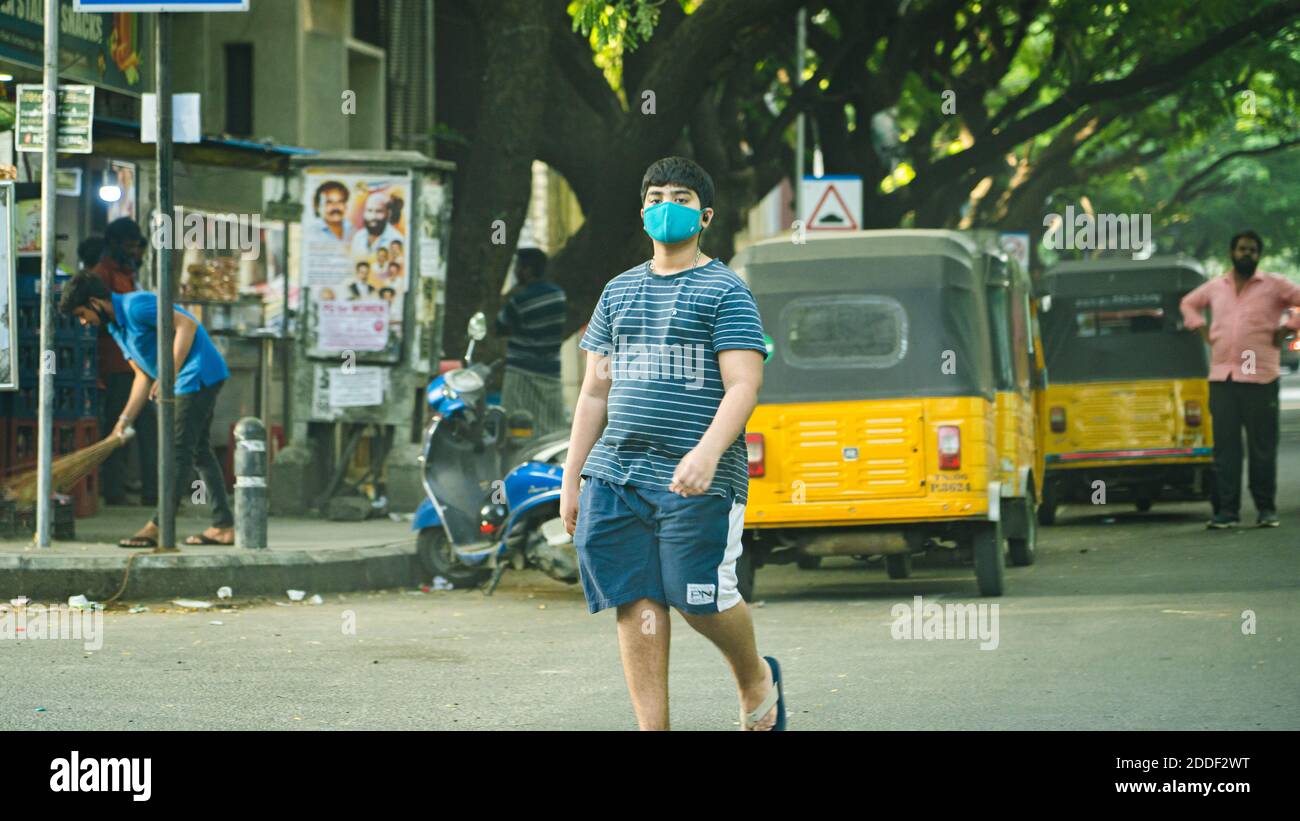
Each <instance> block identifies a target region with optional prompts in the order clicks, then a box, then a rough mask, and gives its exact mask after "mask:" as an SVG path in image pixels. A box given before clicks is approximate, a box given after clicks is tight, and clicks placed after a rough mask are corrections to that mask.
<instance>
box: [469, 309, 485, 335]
mask: <svg viewBox="0 0 1300 821" xmlns="http://www.w3.org/2000/svg"><path fill="white" fill-rule="evenodd" d="M485 336H487V317H485V316H483V312H482V311H479V312H478V313H476V314H474V315H473V316H472V317H470V318H469V338H470V339H472V340H474V341H475V342H480V341H482V339H483V337H485Z"/></svg>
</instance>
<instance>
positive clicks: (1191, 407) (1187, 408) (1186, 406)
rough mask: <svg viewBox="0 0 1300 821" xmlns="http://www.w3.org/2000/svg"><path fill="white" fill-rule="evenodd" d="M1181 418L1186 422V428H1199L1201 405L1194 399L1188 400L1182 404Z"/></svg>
mask: <svg viewBox="0 0 1300 821" xmlns="http://www.w3.org/2000/svg"><path fill="white" fill-rule="evenodd" d="M1183 418H1184V419H1186V420H1187V427H1189V428H1199V427H1200V426H1201V403H1200V402H1197V401H1196V400H1195V399H1188V400H1187V401H1186V402H1184V403H1183Z"/></svg>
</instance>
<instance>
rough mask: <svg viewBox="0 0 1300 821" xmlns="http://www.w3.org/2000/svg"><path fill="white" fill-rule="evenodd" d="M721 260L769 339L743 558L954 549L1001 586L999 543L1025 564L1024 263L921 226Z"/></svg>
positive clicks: (975, 240) (896, 567) (890, 559)
mask: <svg viewBox="0 0 1300 821" xmlns="http://www.w3.org/2000/svg"><path fill="white" fill-rule="evenodd" d="M731 266H732V267H733V268H734V269H735V270H736V271H737V272H738V273H740V274H741V276H743V277H745V278H746V280H747V281H748V283H749V286H750V288H751V290H752V291H753V293H754V296H755V298H756V299H757V301H758V306H759V311H760V313H761V314H762V317H763V324H764V327H765V328H766V330H767V333H768V336H769V339H770V343H769V346H770V350H769V354H768V359H767V362H766V365H765V367H764V375H763V389H762V392H761V393H760V395H759V404H758V407H757V408H756V409H755V411H754V414H753V416H752V417H751V418H750V421H749V424H748V425H747V428H746V431H747V432H746V443H747V444H748V447H749V473H750V483H749V501H748V505H747V507H746V511H745V528H746V540H745V541H746V544H745V551H744V557H743V558H744V562H743V563H751V566H752V567H758V566H761V565H763V564H765V563H777V564H779V563H785V562H798V563H799V564H800V565H801V566H803V567H810V566H815V565H816V563H817V562H819V561H820V559H821V557H823V556H834V555H849V556H857V557H859V558H864V557H870V556H872V555H877V554H879V555H883V556H884V560H885V565H886V569H887V570H888V573H889V576H890V577H891V578H904V577H906V576H907V575H909V574H910V572H911V557H912V555H913V554H915V553H918V552H921V551H924V550H927V549H931V548H946V549H954V548H960V549H963V550H969V551H970V554H971V556H972V558H973V560H974V565H975V575H976V579H977V581H978V586H979V590H980V593H981V594H983V595H987V596H996V595H1000V594H1001V593H1002V591H1003V587H1004V566H1005V560H1006V559H1005V555H1004V553H1005V551H1006V550H1007V549H1008V542H1009V543H1010V546H1011V551H1012V561H1013V562H1016V563H1021V564H1027V563H1028V562H1030V561H1032V560H1033V551H1034V540H1035V538H1036V533H1035V528H1034V524H1035V522H1034V505H1035V498H1036V493H1035V491H1034V488H1035V487H1037V486H1038V485H1037V483H1038V478H1039V474H1037V473H1035V467H1034V464H1033V463H1034V460H1035V448H1036V442H1035V438H1034V430H1035V426H1034V418H1033V409H1034V405H1033V400H1032V394H1031V381H1032V368H1033V364H1032V349H1031V340H1032V338H1033V324H1032V321H1031V314H1030V289H1029V282H1028V280H1027V279H1026V278H1025V276H1024V274H1023V273H1022V272H1020V271H1018V270H1017V269H1016V266H1015V265H1014V263H1013V262H1011V261H1009V260H1008V259H1007V258H1006V256H1005V254H1003V252H1002V251H1001V250H1000V249H998V248H997V246H996V243H994V242H990V241H985V240H984V239H982V238H980V237H976V236H972V235H966V234H962V233H959V232H954V231H930V230H894V231H861V232H853V233H847V234H843V235H838V236H830V237H815V238H809V239H808V240H807V241H806V242H804V243H802V244H797V243H793V242H791V241H789V240H784V239H774V240H768V241H764V242H760V243H757V244H755V245H752V246H750V247H748V248H746V249H745V250H743V251H742V252H741V253H740V254H738V255H737V256H736V258H735V259H733V260H732V262H731ZM743 563H742V564H743ZM744 570H745V568H742V571H741V572H742V573H743V572H744ZM742 581H743V580H742Z"/></svg>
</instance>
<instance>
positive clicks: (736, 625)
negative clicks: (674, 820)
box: [560, 157, 785, 730]
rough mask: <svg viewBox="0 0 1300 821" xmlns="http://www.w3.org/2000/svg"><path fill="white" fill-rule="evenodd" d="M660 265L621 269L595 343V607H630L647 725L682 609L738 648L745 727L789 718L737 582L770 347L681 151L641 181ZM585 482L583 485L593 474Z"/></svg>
mask: <svg viewBox="0 0 1300 821" xmlns="http://www.w3.org/2000/svg"><path fill="white" fill-rule="evenodd" d="M641 214H642V220H643V223H644V226H645V230H646V233H647V234H649V235H650V237H651V239H652V240H653V241H654V256H653V258H652V259H651V260H649V261H648V262H645V263H643V264H641V265H638V266H637V267H635V268H633V269H631V270H629V271H625V272H624V273H622V274H620V275H619V276H617V277H615V278H614V279H612V280H611V281H610V282H609V283H608V284H607V285H606V286H605V290H604V292H603V293H602V294H601V296H600V301H599V302H598V303H597V305H596V309H595V311H594V312H593V313H592V317H591V322H590V324H589V325H588V327H587V332H586V334H585V335H584V336H583V339H582V342H581V347H582V348H583V349H584V350H586V351H588V352H589V353H588V356H587V368H586V376H585V378H584V380H583V385H582V392H581V394H580V395H579V397H578V405H577V408H576V409H575V411H574V416H573V432H572V439H571V441H570V443H569V454H568V460H567V462H566V464H565V469H564V485H563V489H562V492H561V499H560V508H561V515H562V516H563V517H564V521H565V525H566V526H567V528H568V530H569V532H570V533H571V534H573V535H574V543H575V546H576V548H577V551H578V558H579V566H580V569H581V577H582V586H583V592H584V593H585V594H586V597H587V606H588V609H589V610H590V611H591V612H592V613H596V612H598V611H600V610H604V609H606V608H610V607H612V608H616V609H617V617H618V618H617V621H618V638H619V649H620V654H621V657H622V661H623V672H624V675H625V677H626V679H627V686H628V691H629V693H630V694H631V698H632V707H633V710H634V711H635V713H636V718H637V723H638V724H639V725H640V727H641V729H643V730H666V729H668V727H669V721H668V649H669V635H670V620H669V612H668V607H670V606H671V607H672V608H674V609H676V610H677V611H678V612H679V613H681V615H682V617H683V618H685V619H686V622H687V623H688V624H689V625H691V627H693V628H694V629H695V630H697V631H698V632H700V633H702V634H703V635H704V636H706V637H707V638H708V639H709V640H710V641H712V642H713V643H714V644H715V645H716V646H717V647H718V649H719V650H721V651H722V654H723V655H724V656H725V657H726V660H727V662H728V664H730V666H731V670H732V673H733V675H734V676H735V679H736V688H737V690H738V693H739V700H740V714H741V728H742V729H746V730H750V729H753V730H772V729H785V702H784V699H783V698H782V696H781V670H780V667H779V665H778V664H777V663H776V660H775V659H772V658H771V657H760V656H759V655H758V651H757V649H756V646H755V641H754V627H753V622H752V621H751V619H750V613H749V608H748V606H747V605H746V604H745V602H744V601H743V600H742V599H741V597H740V593H739V592H738V591H737V589H736V560H737V559H738V558H739V557H740V553H741V550H742V546H741V533H742V531H743V525H744V518H745V498H746V495H747V490H748V482H749V478H748V466H747V459H746V454H745V445H744V432H745V422H746V421H747V420H748V419H749V415H750V413H751V412H752V411H753V409H754V405H755V404H756V403H757V401H758V390H759V387H760V386H761V385H762V381H763V357H764V355H765V353H766V345H765V343H764V339H763V326H762V323H761V321H760V319H759V315H758V307H757V305H756V304H755V302H754V297H753V295H752V294H751V293H750V291H749V288H748V287H746V286H745V284H744V282H743V281H742V280H741V279H740V278H739V277H738V276H737V275H736V274H735V272H733V271H732V270H731V269H730V268H728V267H727V266H726V265H725V264H723V263H722V262H720V261H719V260H715V259H711V258H709V257H707V256H704V255H702V254H701V251H700V234H701V233H702V232H703V230H704V228H705V227H706V226H707V225H708V224H709V222H710V221H711V220H712V218H713V181H712V180H711V179H710V178H709V175H708V174H707V173H706V172H705V171H704V169H702V168H700V167H699V166H698V165H696V164H695V163H694V162H692V161H690V160H688V159H684V158H682V157H668V158H666V159H662V160H659V161H657V162H655V163H654V164H653V165H651V166H650V168H649V169H647V171H646V173H645V177H644V178H643V179H642V181H641ZM584 478H585V480H586V481H585V482H583V483H582V486H581V490H579V482H581V481H582V479H584Z"/></svg>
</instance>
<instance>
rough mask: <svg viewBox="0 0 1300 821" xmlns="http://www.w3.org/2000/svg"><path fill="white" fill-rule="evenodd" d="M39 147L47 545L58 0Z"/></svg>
mask: <svg viewBox="0 0 1300 821" xmlns="http://www.w3.org/2000/svg"><path fill="white" fill-rule="evenodd" d="M42 94H43V96H42V100H41V102H42V107H41V108H42V110H41V114H42V118H41V119H42V123H43V127H44V128H45V149H44V151H42V153H41V370H40V374H41V376H40V380H41V388H40V413H39V415H38V417H37V420H38V424H39V425H40V435H39V436H37V437H36V440H37V446H36V544H37V546H39V547H49V546H50V529H51V524H52V520H51V514H52V513H53V512H54V511H53V510H52V509H51V507H50V491H51V490H53V487H52V482H51V476H50V468H51V466H52V464H53V462H54V458H53V456H54V367H55V362H54V357H55V354H54V251H55V247H54V243H55V242H56V241H57V239H56V237H57V232H56V231H55V226H54V204H55V190H54V187H55V181H54V171H55V168H56V167H57V163H58V154H57V152H58V148H59V117H58V111H59V0H45V88H44V90H43V92H42Z"/></svg>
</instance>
